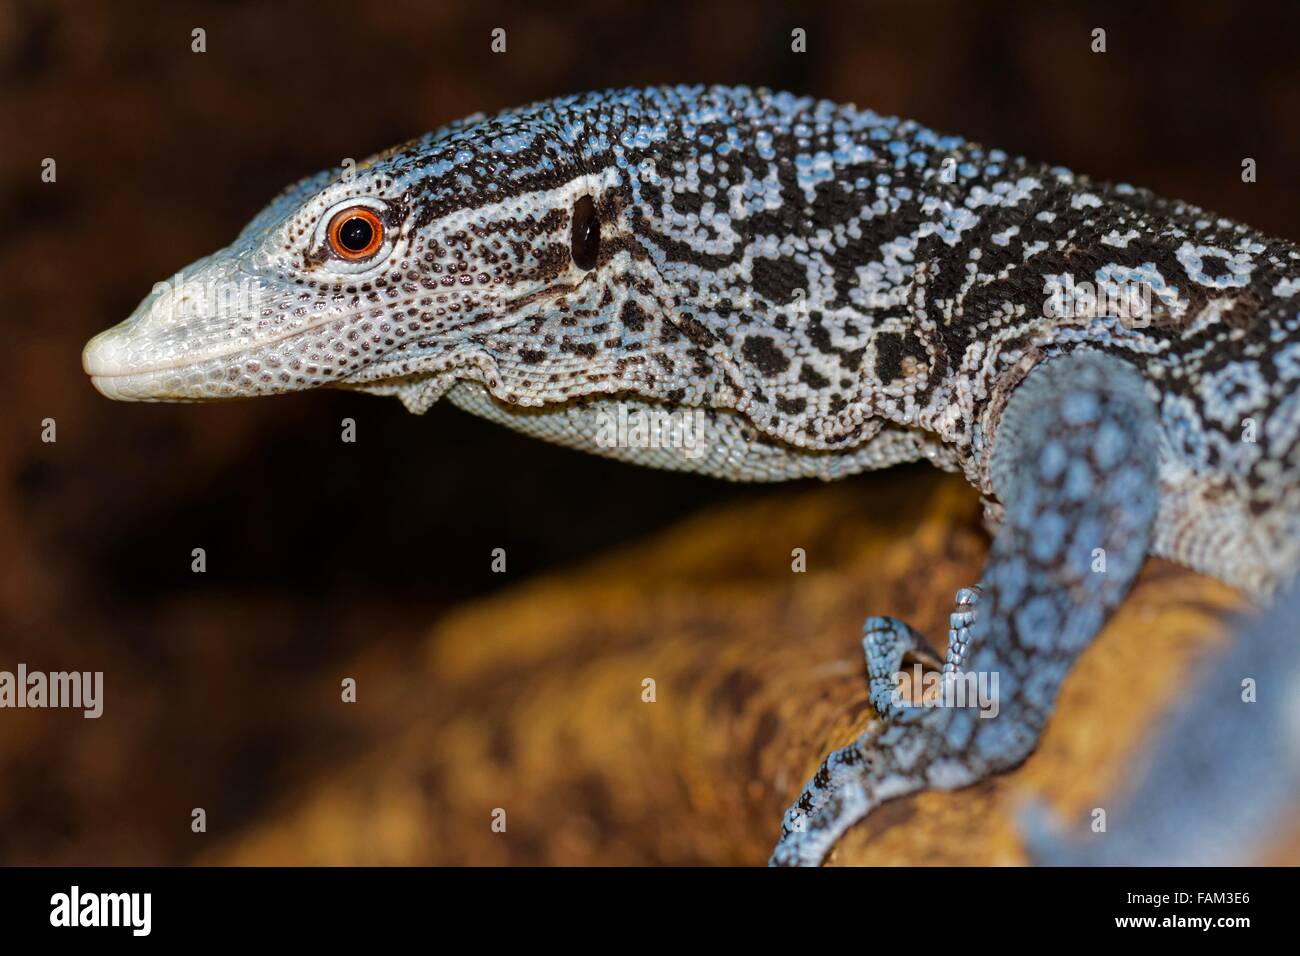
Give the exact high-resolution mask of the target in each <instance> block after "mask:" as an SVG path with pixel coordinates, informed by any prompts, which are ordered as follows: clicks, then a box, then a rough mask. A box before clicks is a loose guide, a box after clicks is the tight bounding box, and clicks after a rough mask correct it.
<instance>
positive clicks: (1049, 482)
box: [771, 350, 1159, 865]
mask: <svg viewBox="0 0 1300 956" xmlns="http://www.w3.org/2000/svg"><path fill="white" fill-rule="evenodd" d="M1158 453H1159V433H1158V431H1157V427H1156V417H1155V410H1154V408H1153V406H1152V403H1151V401H1150V399H1149V398H1148V397H1147V395H1146V392H1145V386H1144V383H1143V381H1142V379H1141V378H1140V377H1139V376H1138V374H1137V373H1136V372H1135V371H1134V370H1133V369H1132V368H1131V367H1130V366H1129V365H1128V364H1127V363H1125V362H1123V361H1122V360H1120V359H1116V358H1113V357H1110V356H1108V355H1105V354H1103V353H1101V352H1097V351H1092V350H1079V351H1076V352H1073V353H1070V354H1068V355H1063V356H1060V357H1057V358H1053V359H1049V360H1048V361H1046V362H1044V363H1043V364H1041V365H1039V366H1038V367H1036V368H1035V369H1034V370H1033V371H1032V372H1030V374H1029V375H1028V376H1027V377H1026V378H1025V380H1024V381H1023V382H1022V383H1021V384H1020V385H1019V386H1018V387H1017V389H1016V391H1015V393H1014V394H1013V395H1012V396H1011V398H1010V399H1009V401H1008V403H1007V406H1006V409H1005V411H1004V413H1003V416H1002V420H1001V423H1000V425H999V426H998V430H997V434H996V437H995V444H994V448H993V452H992V454H993V458H992V462H991V474H992V480H993V485H994V491H995V492H996V493H997V495H998V498H999V499H1000V500H1001V501H1002V502H1003V504H1004V505H1005V507H1006V517H1005V522H1004V524H1003V527H1002V529H1001V531H1000V533H999V534H998V536H997V539H996V540H995V541H994V542H993V548H992V551H991V553H990V556H989V560H988V564H987V565H986V567H985V570H984V575H983V578H982V581H983V584H982V586H981V591H980V593H979V603H978V606H977V608H972V609H971V610H967V611H965V612H963V613H964V614H967V615H973V620H970V619H969V618H967V619H966V620H967V623H966V624H965V626H964V627H963V628H962V629H960V633H959V635H958V636H956V637H953V638H952V639H951V640H950V647H949V655H948V663H947V664H946V665H945V667H944V681H945V682H946V683H947V685H948V686H949V687H953V686H954V685H955V684H956V683H958V682H961V681H966V678H968V677H972V676H973V677H974V678H976V679H977V680H979V681H980V682H981V683H982V686H984V687H986V688H988V689H990V690H991V691H992V695H993V699H992V702H991V706H987V705H988V704H989V702H988V701H985V702H984V704H985V705H986V706H984V707H983V708H981V709H980V710H979V711H978V712H977V711H976V709H975V703H974V702H973V701H971V700H970V699H969V698H968V699H967V700H966V701H965V702H964V703H965V704H966V706H960V707H959V706H937V707H935V706H924V707H923V706H919V705H915V704H914V705H911V706H906V705H905V706H894V707H892V708H890V709H889V710H888V713H889V718H888V719H887V720H886V721H883V722H881V723H877V724H874V725H873V726H872V727H870V728H869V729H868V730H867V731H866V732H865V733H864V734H863V735H862V736H861V737H860V738H859V739H858V740H857V741H855V742H854V743H853V744H850V745H849V746H847V747H844V748H841V749H840V750H837V751H835V752H833V753H831V754H830V755H829V756H828V757H827V758H826V759H825V761H824V762H823V763H822V766H821V768H820V769H819V770H818V771H817V773H816V774H815V775H814V776H813V778H812V780H811V781H810V782H809V783H808V785H807V786H806V787H805V789H804V791H803V793H802V795H801V796H800V797H799V799H798V800H797V801H796V802H795V803H794V805H793V806H792V807H791V808H790V809H789V810H788V811H787V812H786V815H785V819H784V821H783V823H782V828H781V838H780V840H779V841H778V843H777V845H776V849H775V851H774V852H773V854H772V860H771V862H772V863H773V864H774V865H800V864H802V865H816V864H818V863H820V862H821V861H822V860H823V858H824V857H825V855H826V853H827V852H829V850H830V849H831V847H832V846H834V844H835V842H836V840H838V839H839V837H840V836H841V834H843V833H844V831H845V830H847V829H848V828H849V827H850V826H852V825H853V824H854V823H856V822H858V821H859V820H861V819H862V818H863V817H864V816H866V815H867V814H868V813H870V812H871V810H872V809H874V808H875V807H876V806H878V805H879V804H880V803H882V802H883V801H885V800H888V799H891V798H893V797H897V796H901V795H904V794H908V793H913V792H916V791H918V790H924V789H927V788H939V789H954V788H957V787H964V786H967V785H969V784H972V783H975V782H977V781H978V780H980V779H982V778H984V777H985V776H987V775H988V774H990V773H994V772H998V771H1001V770H1006V769H1008V768H1010V767H1012V766H1014V765H1015V764H1017V763H1019V762H1020V761H1022V760H1024V758H1025V757H1026V756H1028V754H1029V753H1030V751H1032V750H1033V748H1034V746H1035V744H1036V743H1037V741H1038V737H1039V734H1040V733H1041V731H1042V729H1043V726H1044V725H1045V724H1046V722H1047V718H1048V716H1049V715H1050V713H1051V710H1052V707H1053V705H1054V703H1055V701H1056V695H1057V691H1058V689H1059V688H1060V684H1061V681H1062V680H1063V679H1064V677H1065V674H1066V672H1067V670H1068V669H1069V667H1070V665H1071V663H1073V661H1074V659H1075V657H1077V656H1078V654H1079V653H1080V652H1081V651H1082V650H1083V649H1084V647H1086V646H1087V645H1088V643H1089V642H1090V641H1091V640H1092V638H1093V637H1094V636H1095V635H1096V633H1097V632H1098V631H1099V630H1100V629H1101V626H1102V624H1103V623H1104V622H1105V621H1106V619H1107V617H1109V615H1110V613H1111V612H1112V611H1113V610H1114V608H1115V606H1116V605H1117V604H1118V603H1119V602H1120V600H1121V599H1122V598H1123V597H1124V595H1125V594H1126V593H1127V591H1128V589H1129V587H1130V586H1131V584H1132V582H1133V579H1134V577H1135V576H1136V575H1137V572H1138V569H1139V568H1140V567H1141V564H1142V561H1143V559H1144V558H1145V557H1146V553H1147V547H1148V543H1149V540H1150V535H1151V526H1152V523H1153V521H1154V519H1155V514H1156V508H1157V490H1156V459H1157V456H1158ZM971 603H972V604H973V596H972V600H971ZM899 626H901V627H905V625H899ZM909 630H910V629H909ZM955 633H956V630H955ZM877 669H878V668H877ZM880 676H881V675H880V674H877V673H874V672H873V674H872V677H873V679H876V680H878V679H879V678H880ZM878 696H880V695H876V694H873V700H874V699H875V698H876V697H878ZM945 700H951V698H950V697H948V696H945ZM957 700H958V702H961V699H960V697H957ZM882 709H883V708H882Z"/></svg>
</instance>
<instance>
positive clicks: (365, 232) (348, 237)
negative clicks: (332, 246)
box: [339, 216, 375, 252]
mask: <svg viewBox="0 0 1300 956" xmlns="http://www.w3.org/2000/svg"><path fill="white" fill-rule="evenodd" d="M374 234H375V230H374V229H373V228H371V226H370V223H369V222H367V221H366V220H364V219H362V218H361V217H360V216H353V217H352V218H351V219H349V220H348V221H347V222H345V223H344V224H343V225H342V226H341V227H340V228H339V243H340V244H341V245H342V246H343V248H344V249H347V250H348V251H349V252H360V251H361V250H362V249H364V248H366V246H368V245H370V240H371V239H372V238H373V237H374Z"/></svg>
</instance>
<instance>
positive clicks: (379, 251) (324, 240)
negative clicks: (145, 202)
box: [83, 109, 645, 411]
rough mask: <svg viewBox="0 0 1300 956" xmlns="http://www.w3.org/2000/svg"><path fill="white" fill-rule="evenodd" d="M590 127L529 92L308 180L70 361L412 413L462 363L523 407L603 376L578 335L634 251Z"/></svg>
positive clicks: (138, 383) (121, 392)
mask: <svg viewBox="0 0 1300 956" xmlns="http://www.w3.org/2000/svg"><path fill="white" fill-rule="evenodd" d="M591 133H592V131H591V130H589V129H586V130H584V128H583V126H582V124H581V123H577V124H575V123H574V121H572V120H566V121H564V122H559V121H556V120H554V119H552V118H548V115H547V114H546V113H545V112H544V111H542V110H540V109H539V110H537V111H534V112H532V113H529V112H527V111H518V112H515V113H510V114H502V115H501V116H499V117H496V118H494V119H489V120H483V119H481V118H477V117H472V118H470V119H469V120H465V121H461V122H459V123H456V124H452V125H451V126H449V127H444V128H443V129H442V130H440V131H439V132H437V133H431V134H428V135H426V136H425V137H423V138H421V139H417V140H414V141H412V142H410V143H407V144H405V145H403V146H400V147H396V148H394V149H392V150H388V151H386V152H384V153H380V154H378V155H376V156H374V157H371V158H370V159H368V160H365V161H363V162H362V163H360V164H345V165H344V166H343V167H340V168H338V169H334V170H330V171H327V172H322V173H319V174H317V175H315V176H311V177H309V178H306V179H303V180H302V181H300V182H298V183H297V184H295V185H293V186H291V187H290V188H288V189H287V190H286V191H284V192H283V193H282V194H281V195H280V196H278V197H277V198H276V199H275V200H273V201H272V202H271V203H270V204H269V205H268V206H267V207H266V208H265V209H263V210H262V212H261V213H259V214H258V215H257V216H256V217H255V218H254V219H253V220H252V221H251V222H250V223H249V224H248V225H247V226H246V227H245V228H244V229H243V231H242V232H241V233H240V234H239V236H238V237H237V238H236V239H235V241H234V242H233V243H232V244H231V245H229V246H228V247H226V248H225V249H222V250H220V251H218V252H216V253H214V254H212V255H210V256H207V257H205V258H203V259H200V260H199V261H197V262H195V263H193V264H191V265H189V266H187V267H186V268H184V269H183V270H181V272H180V273H178V274H177V275H176V276H174V277H173V278H172V279H170V280H168V281H165V282H160V283H158V284H157V285H155V287H154V289H153V291H152V292H151V293H150V294H149V295H148V296H147V297H146V298H145V299H144V301H143V302H141V303H140V305H139V306H138V307H137V308H136V310H135V311H134V313H133V314H132V315H131V316H130V317H129V318H128V319H126V321H124V322H122V323H120V324H119V325H117V326H114V327H113V328H111V329H109V330H107V331H105V332H103V333H101V334H99V335H97V336H95V337H94V338H93V339H91V340H90V342H89V343H88V344H87V345H86V347H85V350H84V353H83V365H84V368H85V370H86V372H87V373H88V374H89V375H90V376H91V379H92V381H93V383H94V385H95V387H96V388H98V389H99V391H101V392H102V393H103V394H104V395H106V396H108V397H110V398H115V399H124V400H136V401H202V400H209V399H222V398H238V397H245V396H254V395H265V394H272V393H280V392H289V391H297V390H303V389H310V388H316V387H321V386H335V387H346V388H356V389H362V390H365V391H371V392H378V393H381V394H391V395H397V396H398V397H400V398H401V399H402V400H403V401H404V402H405V403H406V405H407V407H408V408H411V409H412V410H413V411H423V410H424V409H425V408H427V407H428V406H429V405H430V404H432V402H433V401H435V400H436V399H437V398H438V397H439V396H440V395H441V394H443V393H444V392H445V391H446V390H447V389H448V388H449V387H451V386H452V385H453V384H455V383H456V382H458V381H466V380H468V381H473V382H477V383H479V384H480V385H481V386H482V387H484V388H486V389H487V390H488V392H489V393H490V394H491V395H492V396H493V398H494V399H497V400H501V401H503V402H506V403H509V404H521V405H537V404H544V403H545V402H547V401H554V400H556V399H557V398H559V399H567V398H569V397H572V394H573V393H574V389H575V388H579V389H580V388H582V387H592V388H595V389H600V388H602V387H604V388H605V390H610V389H609V387H608V386H601V385H599V383H600V382H601V381H602V379H608V378H609V374H608V373H607V372H605V369H604V366H605V365H606V364H608V363H604V362H602V361H601V360H600V359H599V357H598V356H597V351H598V349H597V347H596V345H595V344H593V343H597V342H600V343H604V342H606V341H607V340H609V339H610V338H611V335H610V321H609V317H610V316H613V315H615V314H617V310H618V309H619V307H620V306H621V305H622V304H623V301H624V300H625V299H626V298H627V296H626V294H625V293H624V291H623V287H624V285H625V284H626V282H627V279H628V276H629V275H630V274H631V273H632V272H634V271H635V270H634V269H629V268H627V266H628V264H629V260H630V259H631V258H633V257H634V250H633V243H631V242H630V239H629V228H628V226H627V225H626V220H627V215H628V212H627V208H626V207H627V193H626V189H625V188H618V187H617V184H618V183H620V182H621V181H622V177H620V176H619V175H617V174H616V173H615V172H614V171H615V169H616V166H615V164H614V162H613V161H612V160H611V159H610V158H609V145H608V140H607V139H603V138H600V137H596V136H593V135H591ZM611 174H613V175H611ZM642 258H644V256H642ZM619 263H622V266H623V267H621V268H620V266H619ZM615 276H619V277H621V283H620V284H619V285H618V287H617V288H616V287H615V286H616V283H615V282H614V277H615ZM637 308H638V309H639V308H640V307H639V306H638V307H637ZM641 314H643V313H638V315H641ZM602 319H603V321H602ZM639 324H640V325H641V326H642V327H643V326H644V325H645V323H644V322H641V323H639ZM636 325H638V323H637V322H633V326H636ZM617 344H619V345H626V344H627V343H626V342H622V341H620V342H619V343H617ZM612 345H613V343H611V346H612ZM612 361H613V360H612V359H611V362H612ZM643 361H644V359H643ZM543 382H544V383H546V386H547V387H540V384H539V383H543ZM593 383H595V384H593Z"/></svg>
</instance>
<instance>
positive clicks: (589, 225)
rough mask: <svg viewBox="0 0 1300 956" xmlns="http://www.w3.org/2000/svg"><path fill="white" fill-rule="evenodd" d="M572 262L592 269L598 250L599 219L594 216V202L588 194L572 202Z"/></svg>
mask: <svg viewBox="0 0 1300 956" xmlns="http://www.w3.org/2000/svg"><path fill="white" fill-rule="evenodd" d="M570 241H571V242H572V244H573V262H574V265H576V266H577V267H578V268H579V269H594V268H595V267H596V255H597V253H599V252H600V220H599V219H597V218H596V204H595V203H594V202H592V200H591V197H590V196H583V197H582V198H581V199H579V200H578V201H577V202H576V203H574V204H573V234H572V236H570Z"/></svg>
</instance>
